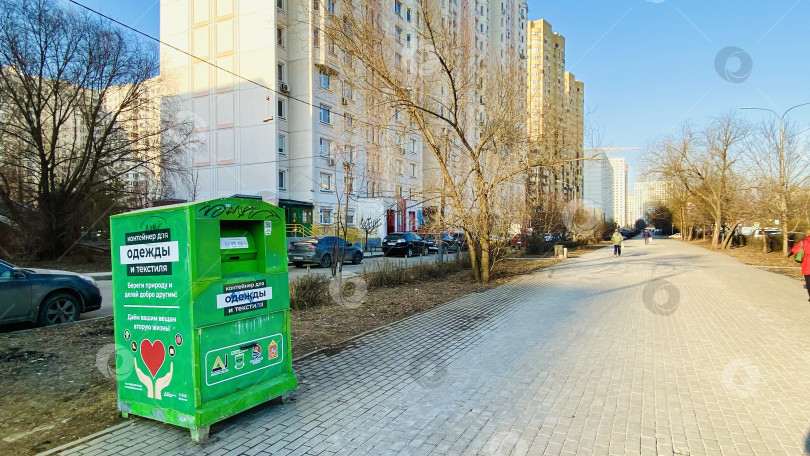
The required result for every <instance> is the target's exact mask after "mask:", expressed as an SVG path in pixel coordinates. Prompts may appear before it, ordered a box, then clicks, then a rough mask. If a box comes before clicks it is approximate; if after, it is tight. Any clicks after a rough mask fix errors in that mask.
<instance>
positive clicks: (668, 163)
mask: <svg viewBox="0 0 810 456" xmlns="http://www.w3.org/2000/svg"><path fill="white" fill-rule="evenodd" d="M746 135H747V129H746V127H745V125H744V124H742V123H741V122H740V121H739V120H738V119H736V118H735V117H734V116H733V115H731V114H726V115H722V116H720V117H717V118H715V119H713V120H712V121H711V123H710V124H709V125H708V126H707V127H706V128H705V129H703V130H702V131H701V132H700V133H695V131H694V130H693V129H692V128H691V127H690V126H688V125H687V126H684V127H683V128H682V130H681V133H680V135H679V136H677V137H670V138H666V139H664V140H663V141H662V142H661V143H660V144H658V145H656V146H653V147H652V148H651V149H652V150H650V151H649V153H648V154H647V157H649V159H648V160H649V161H648V163H647V167H648V169H649V171H650V172H651V173H653V174H655V175H656V176H658V177H660V178H661V179H662V180H666V181H669V182H672V183H673V184H674V188H675V192H676V193H679V194H680V196H681V197H683V196H685V195H684V194H683V192H685V193H686V194H688V196H689V198H688V199H684V198H682V200H683V201H684V202H687V201H688V202H691V203H693V204H695V205H696V206H698V208H697V209H698V210H702V211H704V212H705V213H706V214H707V215H709V217H710V220H711V221H712V223H713V224H714V230H713V235H712V248H724V247H728V246H729V245H730V242H731V234H732V233H733V229H734V228H735V227H736V226H737V225H738V224H739V223H740V222H741V221H742V220H741V219H740V213H739V212H736V213H735V211H733V207H734V200H735V198H739V197H740V191H741V190H742V189H743V186H742V184H741V182H740V180H739V174H738V173H739V170H740V167H741V159H742V158H743V156H744V153H745V151H746V144H745V139H746ZM682 209H683V208H682ZM732 219H733V220H732ZM732 222H733V223H732ZM724 227H725V228H726V231H725V236H724V237H723V238H722V239H721V238H720V232H721V230H722V229H723V228H724Z"/></svg>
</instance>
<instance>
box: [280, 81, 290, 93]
mask: <svg viewBox="0 0 810 456" xmlns="http://www.w3.org/2000/svg"><path fill="white" fill-rule="evenodd" d="M278 89H279V90H281V91H282V92H289V91H290V86H288V85H287V84H285V83H283V82H279V83H278Z"/></svg>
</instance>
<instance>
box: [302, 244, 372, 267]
mask: <svg viewBox="0 0 810 456" xmlns="http://www.w3.org/2000/svg"><path fill="white" fill-rule="evenodd" d="M341 252H343V263H349V262H351V263H352V264H360V263H362V262H363V249H361V248H360V245H353V244H352V243H351V242H346V241H345V240H344V239H343V238H339V237H337V236H317V237H314V238H312V239H306V240H304V241H298V242H294V243H293V244H292V245H291V246H290V251H289V252H288V253H287V256H288V258H289V260H290V261H292V263H293V264H294V265H295V267H297V268H300V267H303V266H304V265H305V264H312V263H315V264H319V265H321V266H323V267H325V268H328V267H330V266H332V261H334V259H335V258H337V257H338V256H339V255H340V253H341Z"/></svg>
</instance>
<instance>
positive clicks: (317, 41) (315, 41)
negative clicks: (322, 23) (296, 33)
mask: <svg viewBox="0 0 810 456" xmlns="http://www.w3.org/2000/svg"><path fill="white" fill-rule="evenodd" d="M312 45H313V46H315V47H320V46H321V31H320V30H317V29H316V30H313V31H312Z"/></svg>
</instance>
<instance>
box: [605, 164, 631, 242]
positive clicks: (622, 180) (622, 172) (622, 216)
mask: <svg viewBox="0 0 810 456" xmlns="http://www.w3.org/2000/svg"><path fill="white" fill-rule="evenodd" d="M608 161H610V166H611V167H612V168H613V221H614V222H616V223H617V224H618V225H619V226H626V225H627V224H628V223H631V222H628V214H627V162H626V161H625V160H624V157H610V158H609V159H608Z"/></svg>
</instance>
